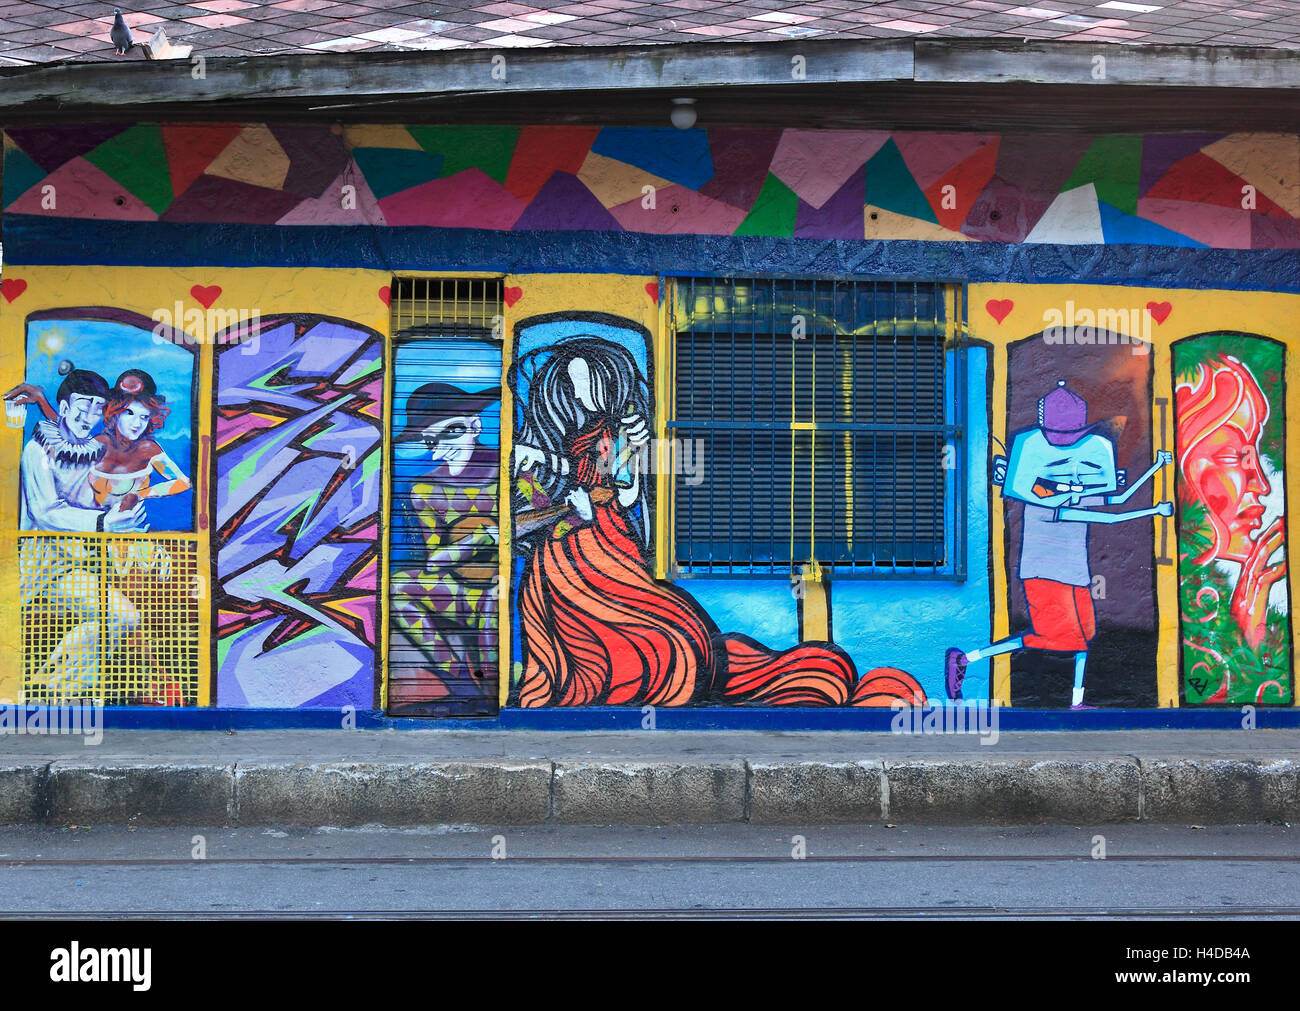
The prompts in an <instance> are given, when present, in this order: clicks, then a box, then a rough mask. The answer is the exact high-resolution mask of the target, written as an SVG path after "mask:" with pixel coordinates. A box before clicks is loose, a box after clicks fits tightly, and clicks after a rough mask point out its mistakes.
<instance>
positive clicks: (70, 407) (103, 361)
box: [5, 319, 193, 705]
mask: <svg viewBox="0 0 1300 1011" xmlns="http://www.w3.org/2000/svg"><path fill="white" fill-rule="evenodd" d="M131 329H132V328H130V327H129V326H127V325H126V324H124V323H122V322H120V321H117V320H111V319H96V320H60V321H37V322H34V323H33V324H32V326H31V329H30V338H31V347H30V348H29V357H28V362H29V372H28V378H29V380H32V381H29V382H24V383H20V384H19V385H17V386H15V387H14V388H13V389H11V390H9V391H8V392H7V393H6V394H5V401H6V411H7V413H8V415H9V420H10V423H11V424H15V423H18V424H24V426H25V429H26V432H27V438H26V442H25V446H24V449H23V453H22V458H21V464H20V477H21V480H20V491H19V526H20V529H21V530H22V531H40V532H44V533H46V534H62V535H69V534H85V535H91V534H109V535H120V534H142V533H145V532H148V531H150V530H151V529H152V530H154V531H159V530H191V529H192V518H191V509H192V493H191V482H190V479H189V477H188V476H187V471H189V470H190V468H191V461H190V459H189V457H190V438H189V414H190V408H189V404H190V396H191V390H190V385H191V381H192V367H193V357H192V355H191V354H189V353H188V352H187V351H185V350H183V349H177V348H173V347H171V346H168V347H167V348H166V349H163V348H148V349H145V350H144V351H143V352H142V353H141V354H134V355H132V357H133V358H134V359H135V360H136V361H138V362H140V363H141V364H144V365H146V366H147V368H128V369H126V370H124V371H121V372H120V374H118V375H117V378H116V380H115V381H113V382H112V383H111V384H110V383H109V382H108V381H107V380H106V379H105V378H104V376H103V374H101V371H98V370H102V371H103V372H108V373H109V374H112V373H113V371H116V370H112V371H110V368H106V366H111V364H116V362H117V358H118V356H117V355H115V354H113V353H112V344H113V342H114V341H115V340H120V339H121V338H122V335H123V333H124V332H127V331H130V330H131ZM61 354H67V355H68V356H69V357H66V358H65V357H60V355H61ZM73 355H75V356H76V357H75V358H73V357H71V356H73ZM84 366H92V367H89V368H87V367H84ZM119 367H120V366H119ZM155 376H158V377H160V378H161V379H163V381H164V382H165V383H166V385H167V386H168V387H171V388H174V392H172V393H171V397H170V399H169V396H168V394H167V393H164V392H163V390H162V389H161V388H160V386H161V385H162V384H161V383H160V382H159V381H158V379H157V378H155ZM28 407H35V408H36V409H37V412H29V411H27V408H28ZM176 408H179V417H180V419H181V425H180V427H179V428H177V427H175V426H172V427H170V428H169V426H168V419H169V418H170V417H171V416H172V414H173V410H174V409H176ZM33 413H34V414H35V416H32V417H24V415H29V414H33ZM177 459H180V460H184V461H186V462H185V465H184V466H182V465H181V464H179V463H177ZM18 558H19V584H20V600H21V604H22V607H23V609H24V612H25V614H26V625H27V635H28V639H29V642H31V643H34V644H37V646H38V648H36V649H35V650H33V651H31V652H29V654H28V661H29V666H31V667H32V669H31V670H29V672H28V674H29V677H30V678H31V679H32V683H31V684H30V685H29V690H34V691H39V692H45V693H48V694H49V697H51V698H64V697H73V696H77V695H83V694H86V693H87V692H90V693H94V692H96V691H99V692H103V691H104V690H105V688H106V686H105V685H104V684H103V683H102V682H101V676H102V675H107V676H110V677H111V676H112V675H114V674H115V673H121V671H119V670H118V668H123V663H122V662H115V660H114V658H115V657H117V658H118V660H120V659H121V657H120V654H119V650H120V647H122V646H123V645H124V644H127V643H130V644H131V645H132V646H133V647H134V648H135V650H136V652H137V653H138V654H142V656H141V657H140V658H139V663H142V664H143V665H144V666H146V667H148V668H150V669H151V670H152V671H153V672H154V673H155V675H157V676H156V677H155V678H154V679H153V683H152V688H149V689H145V690H143V691H142V692H138V693H137V694H136V695H135V697H133V698H132V699H131V701H135V702H152V703H160V704H172V705H176V704H181V702H182V699H181V689H180V686H179V682H178V681H177V680H176V679H174V678H171V677H169V676H168V675H167V673H166V671H165V670H164V669H163V667H162V666H160V663H159V661H158V659H157V658H156V657H155V656H154V655H153V653H152V652H151V649H150V643H149V641H148V637H146V636H144V635H142V631H143V625H144V624H146V622H145V619H144V617H143V614H142V612H143V611H147V610H148V609H149V608H150V603H151V597H152V595H153V594H152V588H153V586H154V584H155V583H156V582H157V581H158V580H164V581H166V580H168V579H169V578H170V577H171V575H172V572H171V569H172V564H173V558H172V556H171V555H170V554H169V553H168V551H167V550H166V549H165V548H164V547H163V546H162V545H161V544H159V543H155V542H151V541H149V540H131V541H117V542H113V543H107V544H105V545H104V546H103V547H102V549H101V548H100V547H99V546H98V544H97V542H94V541H91V540H89V539H88V538H86V537H68V536H64V537H50V536H44V537H42V536H30V537H28V536H24V537H22V538H21V540H20V545H19V555H18ZM106 573H110V574H111V575H109V576H108V578H107V579H106V578H105V574H106ZM177 575H179V572H178V573H177ZM136 663H137V661H132V662H131V666H135V665H136ZM123 669H124V668H123ZM155 696H156V697H155Z"/></svg>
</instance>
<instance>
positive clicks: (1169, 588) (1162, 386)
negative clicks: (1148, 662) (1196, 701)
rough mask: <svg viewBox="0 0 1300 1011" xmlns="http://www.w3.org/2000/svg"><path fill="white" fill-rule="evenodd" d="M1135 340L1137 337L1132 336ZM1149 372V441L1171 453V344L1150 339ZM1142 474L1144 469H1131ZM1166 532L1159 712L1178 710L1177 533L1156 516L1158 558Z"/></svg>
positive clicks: (1162, 497)
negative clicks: (1167, 559) (1162, 408)
mask: <svg viewBox="0 0 1300 1011" xmlns="http://www.w3.org/2000/svg"><path fill="white" fill-rule="evenodd" d="M1135 336H1136V335H1135ZM1150 353H1151V355H1152V362H1151V368H1152V370H1153V371H1154V373H1155V375H1154V377H1153V384H1152V394H1153V396H1152V404H1151V440H1152V443H1153V446H1154V448H1155V449H1157V450H1158V449H1161V448H1164V449H1168V450H1169V451H1170V452H1171V453H1172V452H1173V449H1174V390H1173V343H1172V342H1171V341H1170V340H1167V339H1166V340H1161V341H1159V342H1158V343H1157V342H1155V340H1154V338H1153V342H1152V348H1151V352H1150ZM1162 398H1163V399H1164V401H1165V404H1166V406H1165V412H1164V413H1165V416H1164V427H1163V428H1161V427H1160V425H1161V418H1160V408H1159V405H1158V404H1157V403H1156V401H1159V400H1161V399H1162ZM1176 466H1177V461H1175V463H1173V464H1171V465H1169V466H1168V467H1164V468H1162V469H1161V471H1160V473H1159V474H1158V475H1156V477H1155V479H1154V481H1153V484H1152V497H1153V499H1154V501H1156V502H1163V501H1166V500H1169V501H1172V499H1173V494H1174V468H1175V467H1176ZM1134 469H1135V470H1145V469H1146V468H1145V466H1143V467H1140V468H1134ZM1162 528H1163V529H1164V530H1167V531H1168V533H1167V534H1166V538H1165V544H1166V550H1167V551H1168V552H1169V556H1170V557H1171V558H1173V559H1175V561H1174V564H1173V565H1159V564H1156V565H1155V570H1156V615H1157V619H1156V620H1157V623H1158V628H1157V638H1156V704H1157V705H1159V706H1160V708H1162V709H1169V708H1177V706H1178V618H1179V616H1178V563H1177V558H1178V532H1177V530H1175V529H1174V521H1173V519H1172V518H1171V517H1165V516H1157V517H1156V528H1155V544H1154V548H1155V553H1156V555H1159V554H1160V536H1161V530H1162Z"/></svg>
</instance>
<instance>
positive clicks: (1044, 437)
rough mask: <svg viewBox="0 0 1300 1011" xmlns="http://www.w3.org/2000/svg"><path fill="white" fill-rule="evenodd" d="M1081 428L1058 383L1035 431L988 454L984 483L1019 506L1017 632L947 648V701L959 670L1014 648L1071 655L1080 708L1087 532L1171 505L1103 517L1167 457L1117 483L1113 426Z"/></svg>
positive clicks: (1087, 629) (1088, 631) (1082, 410)
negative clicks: (1021, 610)
mask: <svg viewBox="0 0 1300 1011" xmlns="http://www.w3.org/2000/svg"><path fill="white" fill-rule="evenodd" d="M1099 428H1103V429H1105V428H1107V426H1106V425H1105V424H1104V423H1098V422H1094V423H1092V424H1089V423H1088V404H1087V402H1086V401H1085V400H1084V399H1083V398H1082V397H1080V396H1078V395H1077V394H1076V393H1074V392H1073V391H1072V390H1070V389H1069V388H1068V387H1067V385H1066V381H1065V380H1058V384H1057V386H1056V388H1055V389H1053V390H1051V391H1050V392H1048V393H1046V394H1045V395H1044V396H1042V397H1041V398H1040V399H1039V401H1038V424H1037V425H1035V426H1033V427H1031V428H1025V429H1022V430H1021V431H1018V432H1015V433H1013V435H1012V436H1011V447H1010V450H1009V451H1008V453H1007V455H1006V457H996V458H995V459H994V466H993V483H994V484H995V485H998V486H1000V487H1001V489H1002V494H1003V496H1004V497H1005V498H1006V499H1009V500H1014V501H1017V502H1020V503H1022V504H1023V510H1024V511H1023V517H1022V520H1021V523H1022V532H1021V543H1020V558H1019V566H1018V570H1017V571H1018V575H1019V578H1020V580H1021V583H1022V586H1023V591H1024V594H1025V597H1026V599H1027V602H1028V613H1029V623H1030V628H1029V630H1028V631H1027V632H1025V633H1023V634H1021V635H1016V636H1012V637H1010V638H1007V639H1003V640H1001V641H999V642H995V643H992V644H991V645H987V646H982V647H980V648H979V649H975V650H970V651H969V652H965V651H963V650H962V649H960V648H957V647H952V648H949V649H948V651H947V653H946V655H945V658H944V676H945V684H946V688H947V692H948V696H949V698H953V699H959V698H961V688H962V682H963V680H964V678H965V673H966V667H967V665H968V664H969V663H972V662H975V661H977V660H981V659H984V658H986V657H991V656H996V655H998V654H1002V653H1011V652H1018V651H1021V650H1035V651H1049V652H1056V653H1072V654H1073V673H1074V682H1073V689H1072V693H1071V705H1070V708H1071V709H1076V710H1079V709H1094V708H1096V707H1095V706H1090V705H1087V704H1085V703H1084V701H1083V697H1084V676H1085V673H1086V668H1087V663H1088V657H1089V651H1090V649H1091V643H1092V640H1093V639H1094V638H1095V637H1096V635H1097V617H1096V611H1095V609H1094V605H1093V593H1092V588H1093V572H1092V566H1091V561H1090V557H1089V534H1090V529H1091V527H1092V526H1093V525H1094V524H1105V525H1108V526H1109V525H1112V524H1117V523H1125V522H1129V521H1132V520H1142V519H1145V518H1147V517H1151V516H1171V515H1172V514H1173V504H1172V503H1171V502H1159V503H1157V504H1156V505H1154V506H1152V507H1150V508H1145V509H1134V510H1129V511H1126V512H1105V511H1103V510H1102V509H1100V508H1099V507H1100V506H1103V505H1119V504H1122V503H1125V502H1127V501H1128V500H1129V499H1130V498H1131V497H1132V496H1133V495H1134V494H1135V493H1136V492H1137V491H1138V490H1139V489H1140V488H1141V487H1142V486H1143V485H1144V484H1146V483H1147V482H1148V481H1149V480H1151V478H1152V477H1154V476H1155V475H1156V474H1157V473H1158V472H1159V471H1160V469H1161V468H1162V467H1164V466H1166V465H1168V464H1169V463H1171V462H1172V461H1173V456H1172V454H1171V453H1169V452H1168V451H1167V450H1159V451H1157V453H1156V459H1155V462H1154V463H1153V464H1152V465H1151V467H1149V468H1148V469H1147V470H1146V471H1145V473H1143V474H1142V476H1141V477H1139V478H1138V479H1137V480H1136V481H1134V482H1132V483H1131V484H1128V485H1127V487H1126V488H1125V490H1124V491H1120V488H1121V487H1122V486H1124V485H1125V484H1126V480H1125V475H1124V472H1123V471H1121V470H1119V469H1117V467H1116V451H1115V441H1116V440H1115V438H1114V435H1113V428H1112V429H1111V430H1110V431H1109V432H1106V431H1098V429H1099Z"/></svg>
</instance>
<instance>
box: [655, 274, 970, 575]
mask: <svg viewBox="0 0 1300 1011" xmlns="http://www.w3.org/2000/svg"><path fill="white" fill-rule="evenodd" d="M673 286H674V290H675V291H676V292H677V294H678V298H677V300H676V304H675V306H674V313H673V320H674V330H675V338H674V339H675V345H676V347H675V356H674V357H675V363H676V368H675V379H674V381H675V391H674V404H675V406H676V411H677V415H676V416H675V417H672V418H670V419H668V421H667V422H666V428H667V429H668V430H669V435H670V437H673V438H677V439H682V440H685V439H700V440H701V441H702V444H703V445H704V446H705V447H706V451H707V454H708V455H707V457H706V458H705V460H704V484H705V485H707V487H702V486H701V487H696V486H694V485H687V487H686V493H685V495H682V494H680V493H679V490H678V489H677V488H676V485H677V484H679V483H680V481H679V479H678V478H674V513H675V515H674V518H673V528H674V533H675V540H676V544H675V549H674V552H673V558H674V564H673V571H674V573H675V574H677V575H681V576H691V575H710V574H720V573H722V574H731V575H740V576H746V575H752V576H771V575H775V574H778V573H779V572H781V571H783V570H786V569H788V570H789V571H790V572H791V573H795V572H797V571H798V569H799V567H800V566H802V565H804V564H807V563H810V562H816V563H817V564H819V565H821V567H822V568H823V569H824V570H826V571H828V572H830V573H833V574H836V575H837V576H848V577H865V578H887V577H891V576H892V577H899V578H912V579H915V578H927V577H929V578H943V579H964V578H965V537H964V533H965V532H964V530H962V529H961V528H962V525H963V524H964V521H965V501H964V490H965V489H964V480H965V468H964V461H963V459H962V456H963V452H962V451H963V445H962V437H963V431H964V420H965V418H964V403H965V400H964V389H965V383H964V376H963V375H962V371H961V370H962V369H963V368H964V354H962V353H961V352H960V349H959V347H952V346H948V343H949V342H948V337H949V334H950V331H951V330H953V329H955V332H956V333H957V334H960V333H961V332H963V331H964V325H965V310H966V299H965V295H966V293H965V290H964V288H962V286H961V285H960V282H957V281H953V280H947V279H927V280H917V279H909V280H906V281H898V280H886V279H872V280H859V279H852V278H844V279H837V278H741V277H730V276H728V277H712V276H710V277H693V276H683V277H678V278H675V279H674V282H673ZM795 315H806V317H807V320H806V324H805V329H804V333H803V337H802V340H803V341H805V342H806V343H805V344H804V345H803V346H802V347H798V346H796V336H795V329H794V327H793V325H792V323H793V319H792V317H793V316H795ZM953 315H956V316H957V317H958V318H957V319H955V320H953V319H950V318H949V317H950V316H953ZM764 329H766V330H767V332H768V334H767V335H768V340H767V341H765V342H764V341H761V340H760V334H761V333H762V330H764ZM746 336H747V338H748V339H745V337H746ZM957 344H958V345H959V344H960V341H959V340H958V341H957ZM765 345H766V346H765ZM954 351H955V352H956V355H955V356H954V354H953V352H954ZM828 352H829V355H830V357H829V359H828V360H827V359H826V357H825V356H826V354H827V353H828ZM819 359H821V361H819ZM823 362H824V363H825V364H823ZM949 370H953V372H954V374H953V375H951V376H948V371H949ZM787 371H788V373H789V374H788V376H787V374H786V373H787ZM764 374H766V375H767V376H768V377H769V378H770V386H769V388H768V389H766V390H764V389H763V388H762V383H761V382H760V379H759V377H760V376H762V375H764ZM868 375H869V386H868V385H867V384H868ZM728 378H730V380H731V381H730V382H728ZM949 379H951V382H950V381H949ZM746 385H747V386H748V387H749V390H748V393H749V403H748V404H742V405H737V403H736V398H737V395H738V394H739V395H743V392H742V391H744V388H745V386H746ZM786 386H788V387H789V390H790V393H789V397H790V401H789V406H788V409H787V408H786V407H785V406H784V404H783V403H782V401H783V400H784V398H785V394H784V388H785V387H786ZM882 393H884V394H885V395H886V396H887V397H888V398H889V399H888V401H885V400H884V399H883V398H882V396H881V394H882ZM828 401H829V402H828ZM764 436H766V438H764ZM786 439H788V440H789V446H788V447H786V446H785V444H784V441H785V440H786ZM760 440H761V441H760ZM764 444H766V446H767V449H768V455H767V457H766V459H761V458H760V457H759V455H758V447H759V446H761V445H764ZM840 446H842V447H843V448H842V452H843V456H844V459H843V461H842V466H839V465H837V464H838V463H839V462H840V461H837V459H836V457H837V453H838V452H839V447H840ZM947 446H952V447H953V451H954V459H955V464H956V466H955V469H953V470H951V471H945V469H944V459H945V447H947ZM787 449H788V452H787ZM819 457H820V460H819ZM787 460H788V467H789V470H788V471H786V470H785V466H786V465H787V463H786V461H787ZM764 521H765V522H764Z"/></svg>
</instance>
